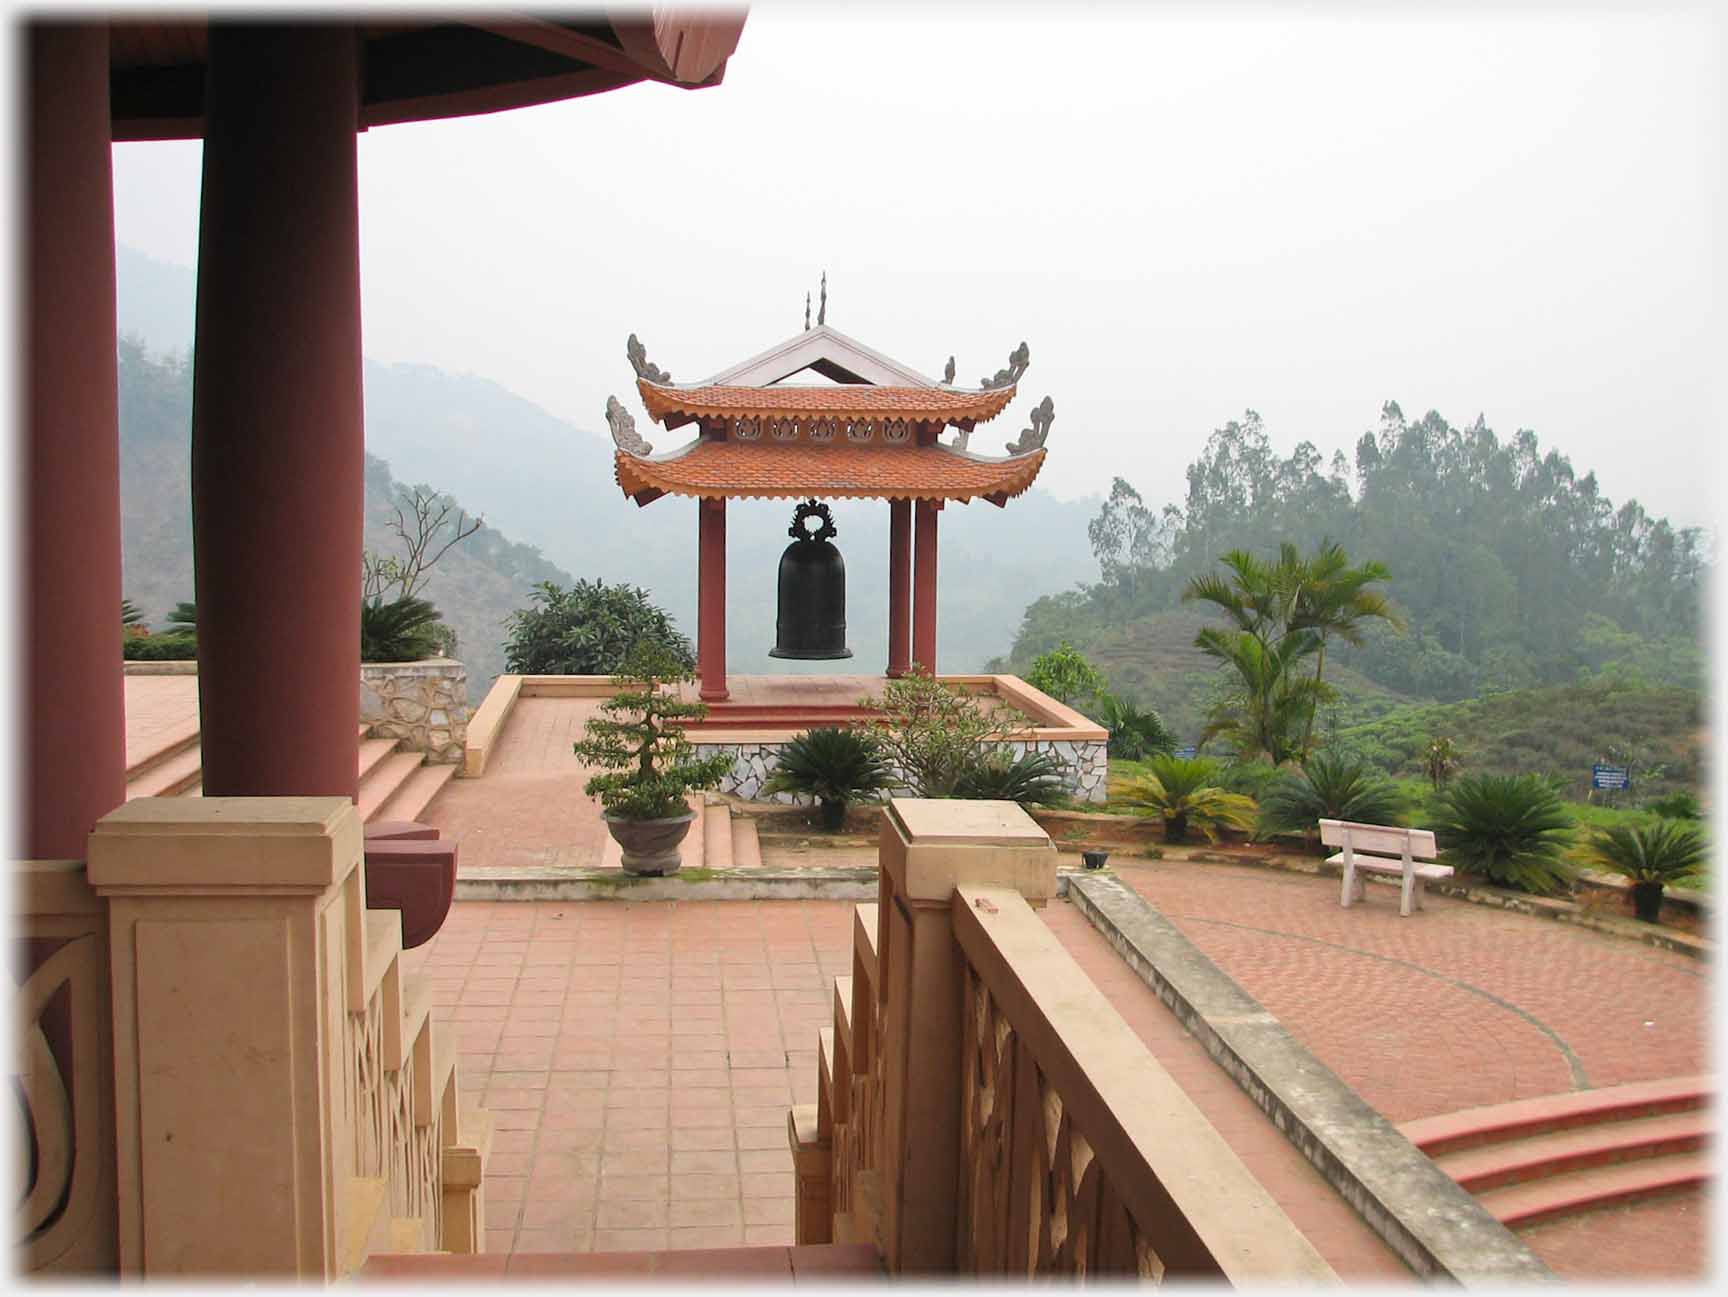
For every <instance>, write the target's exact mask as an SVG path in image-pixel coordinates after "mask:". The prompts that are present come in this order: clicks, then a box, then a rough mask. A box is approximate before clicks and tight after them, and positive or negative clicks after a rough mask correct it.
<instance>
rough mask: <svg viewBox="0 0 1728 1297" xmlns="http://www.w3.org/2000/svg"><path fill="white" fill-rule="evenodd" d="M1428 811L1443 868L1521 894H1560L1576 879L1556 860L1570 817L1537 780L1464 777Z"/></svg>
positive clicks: (1532, 777)
mask: <svg viewBox="0 0 1728 1297" xmlns="http://www.w3.org/2000/svg"><path fill="white" fill-rule="evenodd" d="M1434 805H1435V818H1434V823H1433V829H1434V832H1435V834H1436V835H1437V837H1438V840H1439V842H1440V846H1441V859H1442V860H1443V861H1444V862H1445V863H1447V864H1450V865H1453V866H1455V867H1457V868H1459V869H1461V870H1464V871H1465V872H1468V873H1472V874H1478V875H1480V876H1482V877H1483V878H1485V879H1487V880H1488V881H1489V882H1491V883H1497V884H1499V885H1500V886H1502V887H1510V888H1514V889H1516V890H1518V891H1524V892H1538V893H1546V892H1555V891H1560V890H1562V889H1563V888H1566V887H1568V886H1570V885H1571V883H1572V882H1573V880H1574V879H1575V878H1576V877H1577V871H1576V870H1575V869H1573V868H1572V867H1571V866H1570V865H1568V864H1567V863H1566V862H1565V860H1564V859H1563V858H1562V854H1563V853H1564V851H1565V850H1566V848H1567V846H1568V845H1569V843H1570V840H1571V836H1572V817H1571V816H1570V815H1568V814H1567V812H1566V806H1565V804H1564V803H1563V802H1562V801H1561V800H1560V797H1559V795H1558V794H1557V793H1555V791H1554V789H1553V787H1552V786H1551V785H1550V784H1549V783H1548V781H1547V780H1545V779H1543V778H1541V777H1540V776H1538V775H1469V776H1465V777H1464V778H1461V779H1458V780H1455V781H1454V782H1453V783H1452V784H1451V785H1450V786H1449V787H1447V789H1446V790H1445V791H1444V792H1442V793H1441V794H1440V795H1439V797H1438V798H1436V799H1435V803H1434Z"/></svg>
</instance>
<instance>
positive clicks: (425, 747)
mask: <svg viewBox="0 0 1728 1297" xmlns="http://www.w3.org/2000/svg"><path fill="white" fill-rule="evenodd" d="M360 719H361V721H362V722H363V723H365V724H367V725H370V726H371V727H372V733H373V734H375V735H377V736H378V737H380V738H390V739H395V740H396V741H397V742H398V743H399V744H400V745H401V746H402V747H403V749H404V750H406V751H409V752H424V753H425V754H426V761H427V763H428V764H429V765H456V764H459V763H460V762H461V761H462V759H463V750H464V747H465V745H466V743H467V740H468V668H467V667H465V666H463V665H462V663H460V662H458V661H456V660H455V659H454V658H426V659H424V660H423V661H420V662H364V663H362V664H361V666H360Z"/></svg>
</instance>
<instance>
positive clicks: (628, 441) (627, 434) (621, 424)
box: [606, 334, 654, 457]
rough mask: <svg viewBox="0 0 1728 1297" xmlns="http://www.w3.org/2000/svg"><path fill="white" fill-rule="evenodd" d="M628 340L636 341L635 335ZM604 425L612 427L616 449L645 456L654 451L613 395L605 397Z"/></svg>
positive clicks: (633, 420)
mask: <svg viewBox="0 0 1728 1297" xmlns="http://www.w3.org/2000/svg"><path fill="white" fill-rule="evenodd" d="M630 341H631V342H635V341H636V335H635V334H631V335H630ZM606 426H607V427H609V428H611V429H612V440H613V442H614V443H615V444H616V445H617V447H618V449H619V450H621V451H623V452H624V453H625V454H626V455H637V456H642V457H646V456H648V455H652V454H653V453H654V446H653V444H652V443H650V442H646V441H643V440H642V434H641V433H639V432H637V431H636V418H635V416H634V415H632V414H631V413H630V411H628V410H626V409H625V408H624V406H623V405H622V404H621V403H620V402H619V400H618V398H617V397H615V396H609V397H607V398H606Z"/></svg>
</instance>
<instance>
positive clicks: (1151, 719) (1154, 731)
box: [1045, 690, 1176, 761]
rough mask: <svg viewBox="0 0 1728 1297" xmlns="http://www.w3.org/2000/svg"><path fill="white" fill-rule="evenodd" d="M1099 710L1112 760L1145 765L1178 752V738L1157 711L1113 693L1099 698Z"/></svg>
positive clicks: (1101, 695)
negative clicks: (1107, 731)
mask: <svg viewBox="0 0 1728 1297" xmlns="http://www.w3.org/2000/svg"><path fill="white" fill-rule="evenodd" d="M1045 692H1046V693H1048V692H1049V691H1048V690H1046V691H1045ZM1097 707H1098V719H1099V720H1100V721H1102V722H1103V723H1104V727H1105V728H1106V729H1108V730H1109V731H1110V747H1109V751H1110V755H1111V756H1113V757H1121V758H1123V759H1124V760H1126V761H1143V760H1145V759H1146V758H1147V757H1149V756H1153V755H1155V754H1157V753H1160V752H1162V753H1167V754H1168V753H1173V752H1175V751H1176V736H1175V735H1173V734H1171V733H1170V730H1169V729H1168V727H1166V726H1165V724H1164V718H1163V717H1162V716H1160V715H1159V714H1158V713H1157V711H1156V710H1154V709H1153V708H1151V707H1145V708H1141V707H1136V706H1135V705H1134V704H1133V703H1130V702H1124V701H1123V700H1122V699H1120V698H1118V697H1116V695H1114V694H1110V693H1101V694H1099V695H1098V703H1097Z"/></svg>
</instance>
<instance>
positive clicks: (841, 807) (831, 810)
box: [822, 799, 846, 833]
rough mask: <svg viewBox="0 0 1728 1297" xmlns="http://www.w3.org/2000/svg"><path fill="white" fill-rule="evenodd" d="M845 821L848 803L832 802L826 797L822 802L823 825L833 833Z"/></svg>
mask: <svg viewBox="0 0 1728 1297" xmlns="http://www.w3.org/2000/svg"><path fill="white" fill-rule="evenodd" d="M845 823H846V803H845V802H831V801H828V800H826V799H824V800H823V802H822V827H823V828H824V829H826V830H827V831H828V832H829V833H833V832H835V831H836V830H838V829H839V828H841V827H842V826H843V825H844V824H845Z"/></svg>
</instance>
